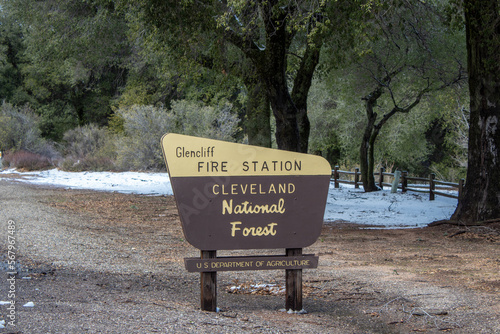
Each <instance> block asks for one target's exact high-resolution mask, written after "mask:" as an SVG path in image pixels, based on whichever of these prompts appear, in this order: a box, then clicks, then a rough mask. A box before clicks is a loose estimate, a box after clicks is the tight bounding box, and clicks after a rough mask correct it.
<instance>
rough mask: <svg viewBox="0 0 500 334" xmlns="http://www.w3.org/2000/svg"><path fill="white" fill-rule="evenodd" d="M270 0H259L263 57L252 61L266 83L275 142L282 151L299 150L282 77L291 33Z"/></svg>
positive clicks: (294, 116)
mask: <svg viewBox="0 0 500 334" xmlns="http://www.w3.org/2000/svg"><path fill="white" fill-rule="evenodd" d="M274 6H276V4H275V3H274V1H270V2H267V3H265V2H264V3H262V11H261V13H262V14H263V15H264V25H265V29H266V49H265V50H264V55H263V56H264V57H263V58H264V59H263V60H264V61H263V62H260V63H259V62H256V63H255V66H256V67H257V68H258V70H259V72H260V75H261V78H262V80H263V82H265V84H266V87H267V92H268V96H269V100H270V102H271V108H272V110H273V114H274V118H275V119H276V144H277V145H278V148H279V149H281V150H286V151H295V152H299V151H300V137H299V126H298V122H297V116H298V109H297V107H296V106H295V104H294V102H293V100H292V97H291V96H290V93H289V91H288V82H287V77H286V69H287V66H288V64H287V50H288V47H289V46H290V43H291V39H292V35H291V34H290V32H289V31H288V29H287V15H288V13H287V12H286V11H284V10H280V9H277V8H273V7H274Z"/></svg>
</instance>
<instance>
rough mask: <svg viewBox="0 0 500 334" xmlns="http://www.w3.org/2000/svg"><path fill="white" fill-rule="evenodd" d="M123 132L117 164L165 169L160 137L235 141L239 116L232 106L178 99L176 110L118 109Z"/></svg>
mask: <svg viewBox="0 0 500 334" xmlns="http://www.w3.org/2000/svg"><path fill="white" fill-rule="evenodd" d="M117 115H118V117H120V118H121V119H122V120H123V130H124V132H123V134H122V135H121V136H119V137H117V139H116V149H117V154H118V158H117V164H118V166H119V167H120V168H122V169H136V170H143V169H154V170H158V169H165V163H164V160H163V153H162V151H161V146H160V139H161V137H162V136H163V135H164V134H165V133H168V132H173V133H180V134H186V135H192V136H197V137H203V138H213V139H221V140H229V141H233V140H234V139H233V138H232V136H233V135H234V133H235V131H236V129H237V124H238V118H237V116H235V115H233V114H231V105H230V104H226V105H223V106H221V107H220V108H214V107H210V106H204V105H203V104H201V103H198V102H191V101H176V102H173V103H172V109H171V110H167V109H166V108H164V107H162V106H160V107H154V106H132V107H128V108H123V109H120V110H118V112H117Z"/></svg>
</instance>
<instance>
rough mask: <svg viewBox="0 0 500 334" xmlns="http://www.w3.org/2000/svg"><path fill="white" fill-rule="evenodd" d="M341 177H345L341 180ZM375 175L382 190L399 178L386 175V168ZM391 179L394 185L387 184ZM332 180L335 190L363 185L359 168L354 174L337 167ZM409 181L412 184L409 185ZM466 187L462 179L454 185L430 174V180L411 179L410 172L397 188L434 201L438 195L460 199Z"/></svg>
mask: <svg viewBox="0 0 500 334" xmlns="http://www.w3.org/2000/svg"><path fill="white" fill-rule="evenodd" d="M341 175H342V176H344V177H343V178H341ZM373 175H374V176H375V179H376V184H377V185H378V186H379V187H380V189H384V187H392V185H393V183H394V179H395V178H397V176H396V173H386V172H385V170H384V168H380V170H379V172H378V173H373ZM390 177H392V179H393V182H392V183H390V182H387V181H388V180H389V178H390ZM332 180H333V182H334V185H335V188H338V187H339V186H340V183H345V184H353V185H354V188H359V186H360V185H363V183H362V182H361V172H360V171H359V168H358V167H356V168H354V172H352V171H345V170H340V169H339V166H335V169H334V170H332ZM408 181H409V182H410V184H409V185H408ZM464 185H465V180H464V179H461V180H460V181H459V182H458V183H454V182H445V181H440V180H436V175H435V174H430V175H429V177H428V178H425V177H410V176H408V172H401V175H400V178H399V182H398V184H397V188H398V189H401V191H402V192H403V193H405V192H407V191H413V192H420V193H429V200H430V201H433V200H434V199H435V197H436V195H438V196H445V197H451V198H459V197H460V195H461V194H462V191H463V189H464ZM445 191H453V192H456V193H457V195H455V194H453V193H447V192H445Z"/></svg>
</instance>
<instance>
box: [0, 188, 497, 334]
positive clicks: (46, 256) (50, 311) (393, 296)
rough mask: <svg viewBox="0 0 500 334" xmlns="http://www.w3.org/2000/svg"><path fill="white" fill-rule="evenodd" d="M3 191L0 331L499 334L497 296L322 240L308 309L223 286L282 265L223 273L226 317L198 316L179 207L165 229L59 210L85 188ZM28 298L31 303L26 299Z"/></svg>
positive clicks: (268, 277) (221, 299) (278, 278)
mask: <svg viewBox="0 0 500 334" xmlns="http://www.w3.org/2000/svg"><path fill="white" fill-rule="evenodd" d="M0 189H1V190H0V203H1V208H0V233H1V237H0V260H1V261H2V263H3V265H4V269H5V270H8V267H6V263H7V260H8V259H7V255H8V252H7V247H8V240H7V236H8V233H7V231H8V230H9V229H8V225H9V221H13V222H15V227H16V230H15V237H16V247H17V253H16V260H17V261H18V263H19V264H18V265H17V268H18V269H19V270H20V274H19V275H18V277H17V279H16V281H15V282H16V283H15V287H14V288H15V294H16V296H15V302H16V312H15V316H16V326H15V327H13V326H11V325H9V324H8V322H9V321H10V320H9V318H8V315H9V312H10V311H9V309H8V307H9V305H8V304H6V305H2V306H0V311H1V313H0V323H1V320H5V325H6V326H7V329H0V333H333V334H335V333H343V334H349V333H409V332H413V331H424V330H425V332H427V333H442V332H443V331H448V332H451V333H500V327H499V325H498V321H499V314H500V306H499V305H500V303H499V298H498V295H497V296H496V297H495V295H493V296H492V295H491V294H479V293H476V292H472V291H469V290H464V289H457V288H456V287H453V286H448V285H446V284H439V285H436V284H434V283H431V282H427V281H425V280H421V279H419V277H416V276H415V275H414V274H411V273H398V274H397V275H394V274H391V273H390V272H388V270H387V268H384V267H376V266H370V265H369V264H365V265H362V264H357V265H355V266H353V265H352V264H347V262H346V261H340V260H338V259H336V258H335V257H333V256H332V255H331V254H332V252H331V250H329V249H327V248H326V246H325V245H316V244H315V245H313V247H312V248H311V250H308V252H309V253H316V254H320V264H319V267H318V269H316V270H311V271H304V281H305V282H306V287H305V291H306V297H305V299H304V304H305V308H306V310H307V311H308V314H304V315H296V314H287V313H285V312H283V311H281V310H280V309H281V308H282V307H283V305H284V297H283V296H279V295H278V296H276V295H263V294H262V293H261V294H230V293H226V292H225V289H226V288H227V287H228V286H230V285H234V284H237V282H238V281H241V282H248V281H251V282H255V283H259V282H266V283H276V284H283V283H284V273H282V272H281V271H257V272H243V274H242V273H241V272H239V273H238V272H229V273H219V276H218V287H219V293H218V305H220V307H221V312H218V313H210V312H202V311H200V310H199V277H198V275H197V274H192V273H187V272H186V270H185V269H184V265H183V260H182V259H183V258H184V257H191V256H198V255H199V254H198V251H197V250H195V249H193V248H192V247H191V246H189V245H187V244H186V242H183V240H182V232H181V231H180V226H179V224H178V222H177V221H176V218H175V214H174V213H171V214H172V215H173V217H174V218H173V219H172V224H171V225H169V226H163V225H158V224H155V223H154V222H149V221H144V222H141V223H140V224H135V225H133V226H132V225H126V224H125V223H121V222H115V223H109V221H106V222H107V223H103V221H104V220H103V218H102V217H101V215H100V214H88V213H78V212H75V211H70V210H62V209H61V208H56V207H54V205H52V204H53V202H54V201H55V202H57V198H58V196H76V195H80V194H84V195H85V194H88V195H89V196H92V194H93V193H92V192H89V191H74V190H73V191H69V190H64V189H60V188H48V187H35V186H30V185H27V184H23V183H18V182H16V181H15V180H6V179H0ZM122 196H125V195H122ZM128 196H133V195H128ZM49 198H50V202H51V205H49V200H48V199H49ZM167 214H168V212H167ZM102 215H103V216H104V215H105V213H104V212H103V213H102ZM5 277H6V275H2V279H3V280H4V282H1V283H0V301H9V298H8V294H9V292H10V290H9V289H11V288H12V286H10V285H9V283H8V282H7V279H6V278H5ZM7 277H9V276H7ZM28 302H33V303H34V307H24V306H22V305H25V304H26V303H28ZM2 330H3V331H4V332H2Z"/></svg>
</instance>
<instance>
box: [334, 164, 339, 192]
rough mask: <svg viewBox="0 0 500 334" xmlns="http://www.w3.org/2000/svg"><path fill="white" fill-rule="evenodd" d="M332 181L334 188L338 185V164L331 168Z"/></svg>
mask: <svg viewBox="0 0 500 334" xmlns="http://www.w3.org/2000/svg"><path fill="white" fill-rule="evenodd" d="M333 183H334V184H335V188H338V187H339V166H335V168H334V169H333Z"/></svg>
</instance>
